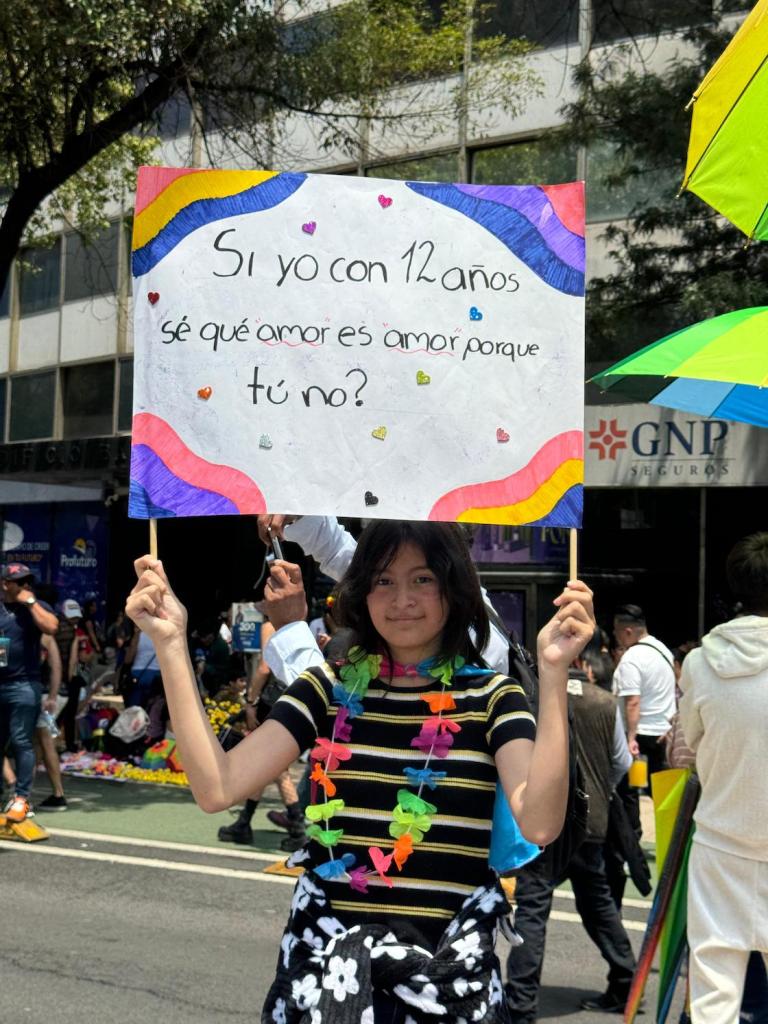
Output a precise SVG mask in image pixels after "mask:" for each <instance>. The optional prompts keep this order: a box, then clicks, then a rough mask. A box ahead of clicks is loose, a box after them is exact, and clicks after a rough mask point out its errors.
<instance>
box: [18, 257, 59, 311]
mask: <svg viewBox="0 0 768 1024" xmlns="http://www.w3.org/2000/svg"><path fill="white" fill-rule="evenodd" d="M60 268H61V246H60V245H59V243H58V242H57V243H56V245H54V246H53V248H52V249H41V248H34V249H24V250H23V251H22V253H21V262H20V264H19V306H20V309H21V315H22V316H29V315H30V314H32V313H44V312H45V311H46V310H47V309H56V307H57V306H58V305H59V293H60Z"/></svg>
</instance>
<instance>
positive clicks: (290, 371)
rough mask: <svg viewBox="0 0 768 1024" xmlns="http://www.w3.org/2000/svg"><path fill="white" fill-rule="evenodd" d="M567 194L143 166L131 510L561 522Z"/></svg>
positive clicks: (572, 305) (578, 237) (575, 313)
mask: <svg viewBox="0 0 768 1024" xmlns="http://www.w3.org/2000/svg"><path fill="white" fill-rule="evenodd" d="M583 234H584V225H583V189H582V185H581V183H572V184H568V185H560V186H476V185H446V184H436V183H422V182H401V181H381V180H375V179H371V178H357V177H346V176H344V177H342V176H338V177H336V176H332V175H311V174H310V175H303V174H279V173H275V172H265V171H192V172H190V171H180V170H174V169H164V168H143V169H142V171H141V173H140V179H139V188H138V193H137V205H136V217H135V221H134V252H133V268H134V305H135V332H134V337H135V369H134V425H133V437H132V443H133V454H132V466H131V500H130V514H131V515H133V516H136V517H149V516H158V517H159V516H178V515H217V514H243V513H256V512H261V511H270V512H285V513H298V514H336V515H348V516H369V517H370V516H373V517H382V518H403V519H422V520H424V519H436V520H465V521H474V522H488V523H524V522H528V523H530V522H537V523H540V524H542V525H553V526H578V525H580V521H581V520H580V517H581V498H582V493H581V492H582V482H583V385H582V381H583V376H584V371H583V335H584V327H583V317H584V298H583V291H584V237H583Z"/></svg>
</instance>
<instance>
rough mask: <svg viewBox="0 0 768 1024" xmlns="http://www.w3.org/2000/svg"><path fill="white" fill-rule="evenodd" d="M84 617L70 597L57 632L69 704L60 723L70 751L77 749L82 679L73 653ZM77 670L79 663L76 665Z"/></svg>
mask: <svg viewBox="0 0 768 1024" xmlns="http://www.w3.org/2000/svg"><path fill="white" fill-rule="evenodd" d="M82 617H83V610H82V608H81V607H80V605H79V604H78V602H77V601H76V600H75V599H74V598H73V597H68V598H67V599H66V601H63V602H62V605H61V617H60V619H59V628H58V629H57V630H56V638H55V639H56V643H57V645H58V648H59V654H60V655H61V664H62V667H63V670H64V674H65V679H66V685H67V703H66V704H65V705H64V707H63V709H62V711H61V714H60V715H59V722H60V724H61V727H62V729H63V730H64V746H65V748H66V749H67V750H69V751H72V752H73V751H75V750H76V749H77V728H76V725H75V720H76V718H77V708H78V704H79V703H80V679H79V676H77V673H76V672H75V673H74V674H73V671H72V669H73V665H72V651H73V649H74V648H75V647H76V646H77V631H78V625H79V623H80V621H81V619H82ZM74 667H75V668H76V667H77V663H75V666H74Z"/></svg>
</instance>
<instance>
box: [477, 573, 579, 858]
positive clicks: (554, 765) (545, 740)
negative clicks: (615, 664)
mask: <svg viewBox="0 0 768 1024" xmlns="http://www.w3.org/2000/svg"><path fill="white" fill-rule="evenodd" d="M554 603H555V605H556V606H557V608H558V610H557V612H556V613H555V615H554V617H553V618H552V620H551V621H550V622H548V623H547V625H546V626H544V628H543V629H542V631H541V632H540V633H539V639H538V654H539V717H538V722H537V727H536V742H535V743H532V742H531V741H530V740H510V742H508V743H505V744H504V746H502V747H500V748H499V750H498V751H497V753H496V767H497V768H498V772H499V781H500V782H501V784H502V786H503V787H504V792H505V793H506V795H507V799H508V800H509V803H510V807H511V808H512V813H513V814H514V816H515V819H516V820H517V824H518V825H519V826H520V831H521V832H522V833H523V835H524V836H525V838H526V839H527V840H528V841H529V842H531V843H537V844H538V845H539V846H546V845H547V844H548V843H551V842H552V841H553V840H554V839H556V838H557V836H558V835H559V834H560V831H561V829H562V827H563V821H564V818H565V808H566V802H567V798H568V697H567V685H568V667H569V665H570V664H571V662H572V661H573V660H574V658H576V657H577V656H578V655H579V654H580V653H581V651H582V649H583V648H584V646H585V644H587V643H588V641H589V640H590V638H591V637H592V634H593V632H594V629H595V619H594V613H593V610H592V591H591V590H590V589H589V587H587V586H586V584H584V583H582V582H580V581H573V582H569V583H568V585H567V586H566V588H565V590H564V591H563V593H562V594H561V595H560V596H559V597H557V598H555V602H554Z"/></svg>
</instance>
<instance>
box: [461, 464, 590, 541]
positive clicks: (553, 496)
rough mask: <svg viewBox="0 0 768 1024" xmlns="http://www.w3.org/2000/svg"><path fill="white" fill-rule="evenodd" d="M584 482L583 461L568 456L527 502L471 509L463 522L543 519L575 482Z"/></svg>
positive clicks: (510, 522)
mask: <svg viewBox="0 0 768 1024" xmlns="http://www.w3.org/2000/svg"><path fill="white" fill-rule="evenodd" d="M581 483H584V460H583V459H568V460H567V461H566V462H563V463H562V464H561V465H560V466H558V467H557V469H556V470H555V472H554V473H553V474H552V476H551V477H550V478H549V480H545V482H544V483H543V484H542V485H541V486H540V487H539V488H538V489H537V490H536V491H534V493H533V494H532V495H531V496H530V497H529V498H525V500H524V501H518V502H517V503H516V504H515V505H489V506H486V507H483V508H468V509H466V511H464V512H462V513H461V515H460V516H459V522H461V523H487V522H488V521H489V515H490V517H491V522H494V523H498V524H499V525H501V526H520V525H521V524H523V523H535V522H536V520H537V519H543V517H544V516H546V515H548V514H549V513H550V512H551V511H552V509H553V508H554V507H555V505H556V504H557V503H558V501H560V499H561V498H562V496H563V495H564V494H565V492H566V491H568V490H570V488H571V487H573V486H574V484H581Z"/></svg>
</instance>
